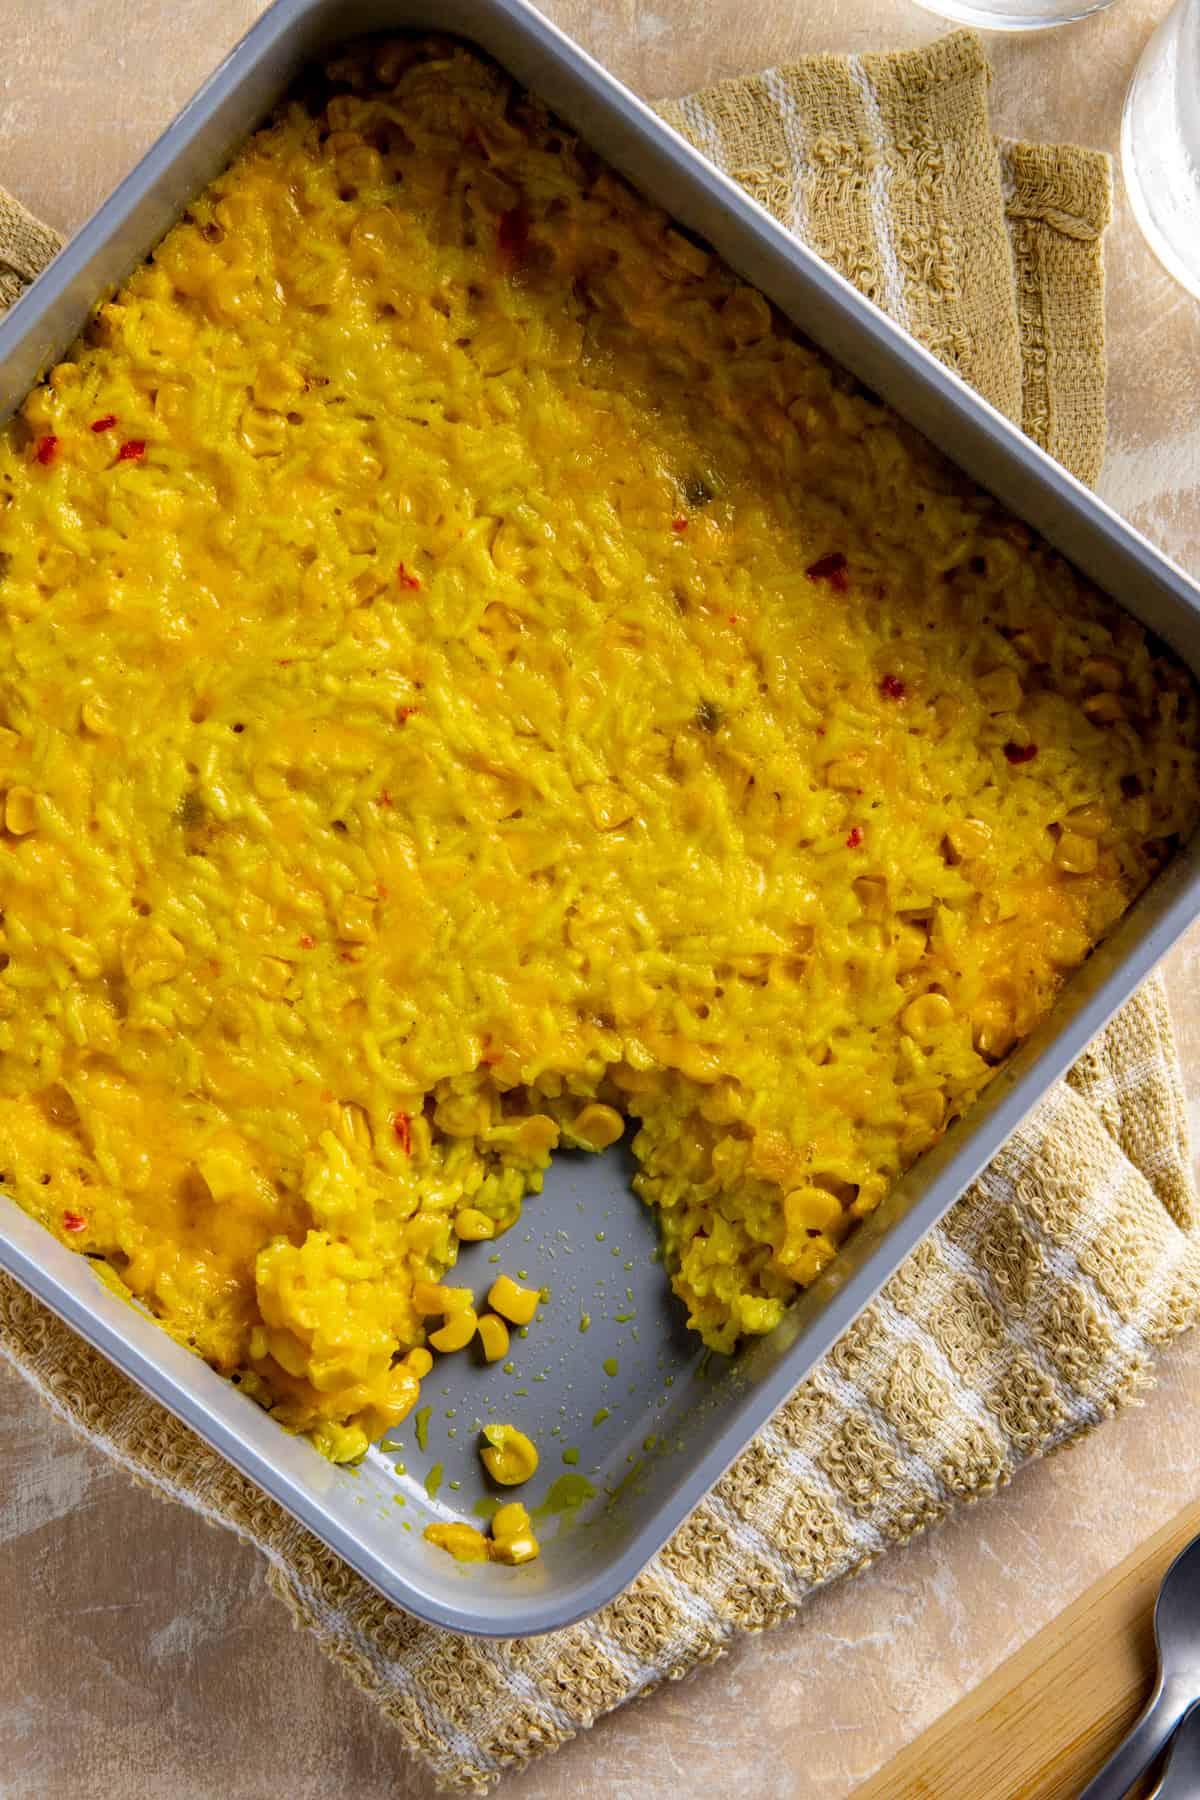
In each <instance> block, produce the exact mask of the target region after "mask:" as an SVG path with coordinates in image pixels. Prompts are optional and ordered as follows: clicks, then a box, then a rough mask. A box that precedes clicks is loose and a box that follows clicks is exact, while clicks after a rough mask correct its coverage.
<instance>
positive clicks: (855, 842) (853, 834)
mask: <svg viewBox="0 0 1200 1800" xmlns="http://www.w3.org/2000/svg"><path fill="white" fill-rule="evenodd" d="M862 841H863V834H862V826H861V825H852V826H851V827H850V835H849V836H848V837H847V839H846V848H847V850H857V849H858V846H859V845H860V844H861V843H862Z"/></svg>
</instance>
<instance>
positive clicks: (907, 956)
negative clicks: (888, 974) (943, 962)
mask: <svg viewBox="0 0 1200 1800" xmlns="http://www.w3.org/2000/svg"><path fill="white" fill-rule="evenodd" d="M892 941H893V942H894V944H895V946H896V967H897V969H898V970H899V971H900V973H901V974H902V975H904V974H907V972H908V970H909V969H915V968H916V966H917V964H918V963H919V962H920V960H921V958H922V957H923V956H924V954H925V952H926V950H928V948H929V934H928V932H927V931H926V929H925V927H924V925H918V924H916V923H915V922H913V921H910V920H904V921H902V922H901V923H900V924H898V925H897V926H896V928H895V932H894V934H893V940H892Z"/></svg>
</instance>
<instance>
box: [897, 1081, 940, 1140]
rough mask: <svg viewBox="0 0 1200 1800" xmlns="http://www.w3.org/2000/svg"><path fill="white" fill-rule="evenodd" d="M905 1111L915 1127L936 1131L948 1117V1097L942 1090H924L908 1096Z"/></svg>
mask: <svg viewBox="0 0 1200 1800" xmlns="http://www.w3.org/2000/svg"><path fill="white" fill-rule="evenodd" d="M904 1110H905V1112H906V1113H907V1114H908V1117H909V1120H910V1121H911V1123H912V1124H913V1125H917V1126H920V1127H921V1129H922V1130H925V1131H936V1130H937V1129H938V1127H939V1126H940V1125H941V1123H942V1120H943V1119H944V1118H945V1116H946V1096H945V1094H943V1092H942V1090H941V1088H923V1089H922V1090H921V1092H920V1093H917V1094H909V1095H907V1096H906V1098H905V1101H904Z"/></svg>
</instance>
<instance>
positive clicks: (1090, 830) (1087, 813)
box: [1066, 805, 1112, 838]
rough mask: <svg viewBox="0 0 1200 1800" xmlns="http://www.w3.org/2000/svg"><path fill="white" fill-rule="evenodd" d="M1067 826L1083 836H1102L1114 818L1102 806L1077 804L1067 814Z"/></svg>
mask: <svg viewBox="0 0 1200 1800" xmlns="http://www.w3.org/2000/svg"><path fill="white" fill-rule="evenodd" d="M1066 823H1067V827H1068V829H1069V830H1071V831H1078V832H1079V833H1080V834H1081V835H1082V836H1083V837H1090V838H1102V837H1103V836H1104V834H1105V832H1106V831H1107V830H1108V829H1109V827H1110V825H1111V824H1112V820H1111V819H1110V818H1109V816H1108V814H1107V813H1106V812H1105V810H1104V808H1103V807H1102V806H1096V805H1090V806H1076V807H1074V808H1072V810H1071V811H1070V812H1069V813H1068V814H1067V819H1066Z"/></svg>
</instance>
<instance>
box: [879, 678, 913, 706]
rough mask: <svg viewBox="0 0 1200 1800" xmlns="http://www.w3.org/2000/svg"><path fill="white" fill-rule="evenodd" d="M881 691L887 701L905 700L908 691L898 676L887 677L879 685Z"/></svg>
mask: <svg viewBox="0 0 1200 1800" xmlns="http://www.w3.org/2000/svg"><path fill="white" fill-rule="evenodd" d="M879 691H880V693H881V694H882V695H883V697H884V699H885V700H903V698H904V696H905V694H906V693H907V692H908V689H907V688H906V687H905V685H904V683H903V682H902V681H901V679H900V677H899V676H898V675H885V676H884V678H883V680H882V681H881V682H880V684H879Z"/></svg>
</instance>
